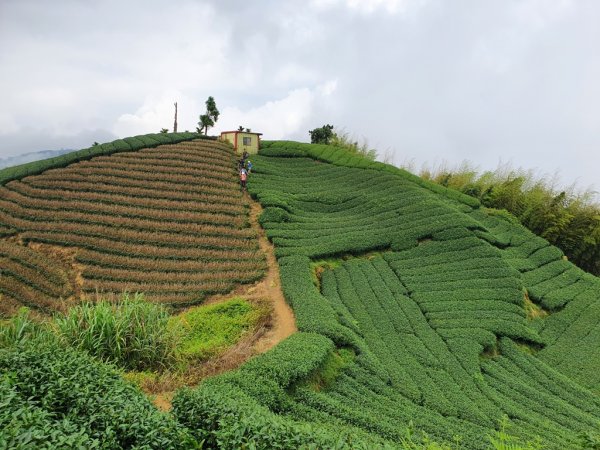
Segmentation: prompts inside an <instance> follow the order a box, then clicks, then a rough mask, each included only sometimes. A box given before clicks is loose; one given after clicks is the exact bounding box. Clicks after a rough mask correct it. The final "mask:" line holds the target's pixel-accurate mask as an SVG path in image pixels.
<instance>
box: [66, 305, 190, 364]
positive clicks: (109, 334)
mask: <svg viewBox="0 0 600 450" xmlns="http://www.w3.org/2000/svg"><path fill="white" fill-rule="evenodd" d="M169 317H170V316H169V313H168V312H167V310H166V309H165V307H164V306H162V305H159V304H154V303H148V302H145V301H144V298H143V296H142V295H139V294H135V295H134V296H133V298H130V297H129V295H128V294H124V295H123V297H122V298H121V299H120V300H119V301H118V302H117V303H112V302H109V301H106V300H101V301H100V302H98V303H95V304H93V303H84V304H82V305H80V306H77V307H74V308H71V309H70V310H69V312H68V313H67V314H66V315H65V316H64V317H56V319H55V323H56V327H57V333H58V335H59V336H60V338H61V339H63V340H64V341H65V342H66V343H67V344H68V345H70V346H72V347H73V348H75V349H78V350H83V351H86V352H88V353H89V354H90V355H93V356H96V357H98V358H100V359H101V360H103V361H106V362H112V363H115V364H117V365H119V366H120V367H123V368H124V369H127V370H137V371H143V370H159V369H163V368H166V367H170V366H172V365H174V364H175V362H176V350H175V349H176V347H177V342H178V340H179V336H178V334H177V332H176V330H175V329H173V328H171V327H169V326H168V324H169Z"/></svg>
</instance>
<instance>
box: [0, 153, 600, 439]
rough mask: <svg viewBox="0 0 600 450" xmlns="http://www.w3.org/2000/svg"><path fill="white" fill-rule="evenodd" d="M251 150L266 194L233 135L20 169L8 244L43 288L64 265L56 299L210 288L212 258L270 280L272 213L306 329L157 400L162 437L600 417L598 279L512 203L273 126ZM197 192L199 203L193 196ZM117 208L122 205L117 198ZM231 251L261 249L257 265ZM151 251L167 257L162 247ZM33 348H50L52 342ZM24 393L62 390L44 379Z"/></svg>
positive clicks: (471, 430) (482, 427)
mask: <svg viewBox="0 0 600 450" xmlns="http://www.w3.org/2000/svg"><path fill="white" fill-rule="evenodd" d="M130 150H131V149H130ZM252 162H253V165H254V169H253V173H252V174H251V176H250V180H249V191H250V195H251V197H252V199H247V198H245V197H243V196H242V195H241V194H240V193H239V190H238V189H237V187H236V185H235V176H236V175H235V165H234V164H235V160H234V155H233V151H232V150H231V148H230V147H228V146H226V145H224V144H220V143H217V142H207V141H192V142H186V143H183V144H171V145H167V146H161V147H156V148H155V149H139V150H135V151H131V152H129V153H128V152H124V153H118V154H115V155H112V156H101V157H94V158H93V159H91V160H89V161H86V162H78V163H76V164H70V165H67V166H66V167H65V168H64V169H53V170H45V171H40V172H39V173H41V174H39V175H36V176H31V177H26V178H23V177H22V176H21V177H13V180H14V181H10V182H8V183H7V184H6V185H5V187H4V188H2V189H3V190H2V193H3V195H2V198H3V199H4V198H5V197H6V198H7V200H3V201H2V203H0V205H2V216H1V217H2V222H1V224H0V225H1V226H3V228H2V230H3V233H4V239H3V244H2V245H3V246H5V247H10V248H11V249H13V250H14V249H15V248H18V250H19V251H21V252H22V255H21V254H19V255H17V256H15V257H13V256H12V254H11V256H10V257H9V258H8V259H10V261H22V263H21V264H20V265H19V266H18V267H15V269H14V272H15V273H17V274H18V275H17V276H14V277H13V279H14V280H19V282H20V283H21V284H24V285H25V286H26V288H27V289H33V286H32V285H33V284H35V283H26V282H23V280H27V279H29V278H30V279H33V278H34V276H38V277H39V274H41V273H47V274H48V275H47V277H46V278H47V279H46V280H44V285H43V286H42V282H40V283H39V285H38V284H35V286H36V287H37V288H39V289H37V290H39V291H40V292H41V291H43V292H44V297H40V298H42V300H40V301H39V305H41V307H42V309H43V308H50V309H51V307H52V303H51V298H50V297H52V298H56V297H57V296H59V295H58V294H60V295H63V296H66V295H67V294H70V293H71V295H72V296H73V298H72V299H71V300H70V301H73V302H75V297H76V295H74V294H72V292H85V291H86V287H87V286H89V288H88V289H87V291H88V292H91V291H93V290H96V289H98V290H104V291H105V292H109V293H110V292H112V293H118V291H119V290H120V289H123V288H124V287H125V286H129V287H131V288H132V289H134V290H140V291H146V293H147V295H149V297H150V298H151V299H153V300H154V301H157V302H165V303H168V304H174V305H179V304H188V303H190V302H197V301H201V300H202V299H203V298H204V297H203V295H205V294H206V293H208V292H212V291H211V290H210V289H204V288H202V287H201V286H204V284H202V283H204V280H206V274H207V273H212V272H215V273H219V274H220V276H221V277H222V280H223V281H222V284H219V285H218V286H219V287H222V288H223V292H225V291H227V290H231V289H232V284H228V283H233V284H236V283H237V284H240V283H242V284H243V283H249V282H251V281H254V280H256V279H259V278H261V277H262V275H263V273H264V269H265V265H264V264H265V263H264V259H263V258H264V257H263V256H261V255H262V254H261V253H260V252H259V251H258V239H257V238H258V236H256V235H253V234H252V233H250V232H249V231H247V230H246V228H245V227H246V225H247V224H246V221H247V217H248V206H245V205H247V203H246V202H255V203H252V205H253V206H252V207H253V208H254V205H257V204H260V206H261V207H262V208H263V211H262V213H261V214H260V216H259V217H258V221H259V222H260V224H261V225H262V227H263V228H264V230H265V233H266V236H267V237H268V239H269V240H270V241H271V242H272V244H273V246H274V249H275V250H274V251H275V256H276V257H277V263H278V266H279V270H280V278H281V286H282V289H283V294H284V296H285V299H286V301H287V302H288V303H289V304H290V305H291V307H292V309H293V311H294V314H295V318H296V324H297V327H298V330H299V331H298V332H297V333H295V334H293V335H292V336H291V337H289V338H288V339H286V340H284V341H283V342H282V343H280V344H279V345H277V346H276V347H274V348H273V349H271V350H269V351H268V352H266V353H264V354H263V355H260V356H257V357H255V358H253V359H252V360H250V361H249V362H247V363H246V364H244V365H242V366H241V367H240V368H238V369H236V370H233V371H231V372H229V373H226V374H223V375H220V376H217V377H213V378H210V379H207V380H206V381H204V382H203V383H201V384H200V385H199V386H198V387H196V388H193V389H184V390H181V391H179V392H178V393H177V394H176V395H175V398H174V399H173V411H172V413H171V415H169V416H161V417H160V418H159V416H155V415H154V414H155V413H154V412H153V411H152V410H151V409H148V407H147V406H143V407H142V406H139V408H140V411H142V410H143V411H144V413H143V416H144V417H148V421H150V420H152V421H155V422H157V423H158V422H159V421H161V420H162V421H164V422H161V423H162V425H161V428H160V429H161V430H163V431H161V433H164V434H159V435H158V437H156V436H154V437H153V438H152V439H159V438H160V439H162V438H163V437H164V439H165V440H164V441H163V444H162V445H166V446H173V447H178V446H179V447H182V448H185V447H186V445H188V444H189V441H188V440H192V439H195V440H196V441H204V442H205V445H206V446H208V447H209V448H217V447H221V448H238V447H240V446H241V445H242V444H244V445H250V444H252V445H255V446H256V448H273V447H276V446H277V447H279V448H290V449H291V448H301V447H309V446H313V447H318V448H334V447H335V448H403V447H406V446H408V445H409V442H407V428H410V427H412V432H413V437H412V438H410V439H411V440H414V441H419V440H420V438H421V437H422V433H426V435H427V436H428V437H429V439H433V440H435V441H437V442H445V443H452V442H455V440H456V439H459V440H460V447H461V448H473V449H478V448H489V442H490V440H489V436H491V435H494V433H495V431H496V430H498V429H500V427H501V425H500V423H504V424H505V425H506V424H508V426H509V430H510V431H509V432H510V434H511V435H513V436H515V437H516V438H517V439H518V440H519V441H520V442H527V441H533V440H536V439H539V441H540V443H541V444H542V445H543V446H544V448H556V449H564V448H578V447H580V446H582V445H583V440H582V439H583V438H582V436H583V435H585V434H589V435H590V436H593V435H594V434H595V433H596V434H597V433H598V430H597V426H598V421H599V420H600V398H599V397H598V393H599V389H600V370H599V369H600V358H599V357H598V353H597V352H598V351H597V349H598V348H600V346H599V344H600V301H599V300H600V280H599V279H598V278H596V277H594V276H592V275H590V274H588V273H586V272H584V271H582V270H580V269H578V268H577V267H575V266H574V265H573V264H571V263H570V262H569V261H567V260H566V259H565V258H564V255H563V254H562V252H561V251H560V250H558V249H557V248H555V247H553V246H551V245H550V244H549V243H548V242H547V241H545V240H544V239H542V238H539V237H537V236H535V235H534V234H532V233H531V232H529V231H528V230H526V229H525V228H523V227H522V226H521V225H519V224H518V222H517V221H516V220H515V219H514V218H513V217H512V216H510V215H509V214H506V213H503V212H500V211H496V210H491V209H487V208H484V207H482V206H481V205H480V203H479V202H478V201H477V200H476V199H474V198H472V197H468V196H466V195H463V194H461V193H459V192H457V191H453V190H450V189H446V188H443V187H441V186H439V185H435V184H433V183H428V182H426V181H424V180H422V179H420V178H418V177H416V176H414V175H412V174H410V173H408V172H406V171H404V170H401V169H397V168H395V167H392V166H389V165H386V164H383V163H378V162H373V161H369V160H367V159H364V158H362V157H360V156H357V155H350V154H348V153H347V152H345V151H343V150H341V149H338V148H335V147H331V146H324V145H310V144H300V143H294V142H283V141H280V142H266V143H264V145H263V148H262V149H261V152H260V155H259V156H256V157H253V158H252ZM124 167H126V168H127V170H124V169H123V168H124ZM209 174H210V175H209ZM0 176H1V174H0ZM89 177H102V178H98V179H96V178H94V179H90V178H89ZM217 178H218V180H216V179H217ZM212 180H215V181H212ZM109 181H110V182H109ZM215 183H216V184H215ZM175 184H177V186H178V189H174V188H173V186H174V185H175ZM217 186H218V187H217ZM217 191H218V192H217ZM66 195H68V196H69V197H66ZM123 196H127V197H126V198H124V197H123ZM65 198H69V200H70V201H69V202H66V203H65V200H64V199H65ZM192 199H193V202H196V203H195V204H196V205H201V206H198V207H197V209H194V208H191V201H192ZM92 204H93V207H94V208H99V210H101V211H102V213H101V214H98V213H94V214H95V216H94V217H93V219H94V220H93V222H94V223H93V224H92V223H89V222H86V221H81V220H77V221H75V219H74V217H75V216H73V215H69V214H68V213H66V212H63V211H64V210H65V208H68V207H71V205H75V206H76V207H77V208H78V209H79V211H78V213H77V214H90V213H91V212H90V211H89V208H90V206H89V205H92ZM113 205H118V206H113ZM208 205H211V206H210V208H213V209H210V210H209V211H208V212H207V213H205V211H204V210H205V209H206V208H208V207H209V206H208ZM240 205H242V207H241V208H240ZM256 207H258V205H257V206H256ZM114 208H118V211H119V213H118V214H112V215H111V216H110V220H108V219H106V218H104V217H102V216H103V215H106V214H108V213H109V211H113V210H114ZM161 210H163V211H164V212H162V213H161V212H160V211H161ZM184 210H185V211H186V212H185V213H184V212H183V211H184ZM48 211H52V214H50V213H48ZM188 211H189V212H188ZM257 211H258V210H257ZM142 212H143V214H141V213H142ZM192 216H193V220H191V219H190V217H192ZM200 217H203V218H204V219H200ZM39 218H41V219H42V220H40V219H39ZM115 219H118V220H115ZM209 219H210V220H211V221H214V222H210V224H208V223H207V221H208V220H209ZM49 220H53V223H52V225H51V226H47V225H45V223H46V222H47V221H49ZM202 220H205V222H202ZM163 221H164V223H163ZM74 222H76V223H77V224H78V225H77V227H80V228H76V227H74V226H73V223H74ZM108 222H110V224H109V223H108ZM150 223H152V226H153V227H157V228H156V229H152V230H150V229H148V226H149V224H150ZM98 224H101V225H98ZM209 225H210V226H209ZM122 227H124V229H122ZM128 227H141V228H140V229H141V230H142V231H140V232H139V233H137V234H136V233H134V232H133V231H130V230H129V229H128ZM160 227H163V228H162V229H161V228H160ZM173 227H175V228H173ZM244 230H246V231H244ZM230 233H233V234H232V235H230ZM49 236H50V237H49ZM73 236H76V238H75V237H73ZM184 236H185V237H184ZM75 239H76V242H75ZM136 239H139V240H140V242H136V241H135V240H136ZM90 242H94V244H93V245H94V247H93V248H91V247H92V244H90ZM113 242H120V243H119V244H118V246H119V247H118V249H117V247H115V244H113ZM221 242H226V243H227V244H226V245H224V246H220V245H219V244H220V243H221ZM27 243H29V245H25V244H27ZM232 243H235V245H234V244H232ZM241 243H243V244H241ZM49 244H50V245H53V246H56V245H60V246H72V247H70V248H73V247H76V248H78V249H80V250H78V251H77V253H76V255H75V256H74V257H73V259H71V260H70V261H71V265H70V266H69V265H68V264H67V267H66V268H64V269H62V268H61V267H62V266H61V265H60V264H53V263H48V261H46V260H44V258H46V257H50V256H51V255H52V253H50V252H44V251H43V248H44V246H46V245H49ZM207 247H208V248H209V249H210V252H215V251H218V250H219V249H222V248H223V247H225V250H224V253H219V255H220V256H219V261H221V260H222V261H223V263H227V264H229V266H228V270H223V271H221V272H219V271H217V270H215V271H211V269H210V267H211V266H210V265H208V264H209V263H208V260H202V259H201V258H203V257H205V256H204V255H205V253H202V252H206V251H207ZM166 249H168V252H169V253H167V250H166ZM138 250H139V251H138ZM142 250H143V251H142ZM231 251H240V252H242V253H243V254H244V255H245V254H247V255H248V260H249V263H248V264H250V265H251V267H250V268H248V267H249V266H247V265H246V262H243V263H239V261H240V259H241V257H240V255H238V254H236V255H232V256H229V255H230V253H228V252H231ZM199 252H200V253H199ZM8 253H9V251H8V250H5V251H4V253H3V254H4V255H6V254H8ZM225 254H226V255H227V258H225V256H224V255H225ZM48 255H50V256H48ZM81 255H84V256H81ZM210 255H212V256H213V257H214V255H213V253H210ZM151 257H152V258H153V260H155V261H156V263H157V264H159V265H160V267H161V270H154V269H153V268H151V267H150V266H149V265H144V264H146V263H149V262H150V259H151ZM3 261H4V260H3ZM183 261H185V264H182V262H183ZM194 261H199V262H198V263H197V264H196V265H194V264H195V263H194ZM86 264H87V265H88V266H86V268H83V270H80V269H81V266H82V265H86ZM237 264H240V265H239V267H238V266H237ZM184 266H185V267H188V268H187V269H184ZM242 269H244V270H248V271H249V273H248V275H247V276H246V277H244V276H243V275H240V274H239V272H241V273H243V270H242ZM19 270H21V272H19ZM74 270H75V271H76V270H80V271H79V272H75V273H78V274H79V275H78V276H76V277H75V278H73V275H72V274H73V271H74ZM261 270H262V272H260V273H259V271H261ZM232 272H235V276H232ZM99 274H100V275H99ZM146 276H148V277H149V278H146ZM28 277H29V278H28ZM73 279H74V280H75V282H73V281H72V280H73ZM149 279H150V280H152V281H151V283H150V282H149V281H148V280H149ZM13 284H14V282H13ZM0 285H1V283H0ZM11 285H12V284H11ZM4 286H5V288H4V289H6V290H8V288H6V286H7V284H6V283H5V285H4ZM151 286H153V287H151ZM26 288H25V287H24V288H23V292H26V291H25V289H26ZM60 289H63V290H62V291H60ZM69 289H71V290H69ZM77 289H79V291H77ZM188 290H189V291H192V290H193V291H194V292H193V293H189V292H188ZM11 292H13V291H11ZM27 292H29V291H27ZM11 298H12V299H13V300H12V301H14V302H15V303H16V304H18V302H21V303H23V298H25V297H24V295H22V294H19V293H14V292H13V294H12V295H11ZM67 298H68V297H67ZM28 301H30V302H34V300H28ZM67 306H68V305H67ZM27 352H28V353H26V355H30V356H28V357H30V358H31V359H32V360H35V358H36V357H37V358H39V359H40V361H39V362H38V364H41V365H43V364H44V361H50V360H51V359H52V357H53V356H52V357H51V356H49V355H48V354H45V353H43V352H41V353H39V354H36V353H35V352H36V350H35V348H33V349H32V348H28V349H27ZM0 353H1V352H0ZM2 355H4V356H3V358H4V360H5V363H3V362H2V358H0V367H10V363H13V364H14V363H15V362H16V361H17V359H19V358H21V359H19V361H21V364H24V363H23V361H22V357H20V356H17V353H10V355H12V356H6V355H8V353H6V352H5V353H2ZM36 355H37V356H36ZM11 358H12V359H11ZM44 358H45V359H44ZM77 361H78V364H79V363H81V364H83V365H85V364H90V367H91V366H93V365H94V364H96V363H92V362H86V361H84V360H83V359H81V360H79V359H78V360H77ZM3 364H4V365H3ZM61 364H62V363H61ZM73 364H75V363H73ZM24 367H25V368H23V369H22V370H23V372H22V373H21V372H16V375H15V376H16V379H18V378H19V376H24V375H25V374H26V370H27V369H26V367H29V366H27V365H26V364H25V366H24ZM94 367H95V368H94V369H93V370H97V371H100V372H102V374H103V376H105V377H108V376H109V375H106V374H105V372H104V371H105V369H103V368H98V367H96V366H94ZM4 370H6V369H4ZM16 370H21V369H16ZM36 370H41V369H39V368H37V369H36ZM45 376H46V378H48V377H49V379H51V377H52V375H45ZM46 378H45V379H46ZM111 383H112V384H111V385H113V384H114V383H116V384H119V383H121V382H120V381H118V380H116V379H114V380H113V379H112V378H111ZM123 383H124V382H123ZM11 386H12V387H11V389H13V391H14V392H17V394H15V395H17V397H15V398H20V397H18V395H23V396H24V395H25V392H26V391H25V390H24V389H23V390H22V393H21V394H19V392H21V391H19V389H21V388H19V384H18V382H16V383H15V384H14V385H11ZM14 386H16V387H14ZM94 389H96V388H94ZM27 392H28V391H27ZM82 392H83V389H82ZM48 395H53V394H52V393H50V394H48ZM81 395H82V396H83V395H84V394H83V393H82V394H81ZM130 397H131V398H130V399H129V400H127V401H128V402H130V404H140V405H141V404H142V403H143V404H144V405H145V403H144V402H143V400H141V399H140V398H139V397H135V396H134V395H133V394H131V395H130ZM134 397H135V398H134ZM22 398H23V399H26V400H23V401H27V402H39V404H38V403H35V405H36V407H39V405H46V403H44V398H45V397H44V396H43V395H42V396H41V398H39V399H38V398H37V397H35V396H34V397H31V398H29V397H26V396H25V397H22ZM128 398H129V397H128ZM52 408H53V406H52V405H50V406H46V410H47V411H49V412H50V413H56V410H54V409H52ZM63 409H64V408H63ZM67 409H68V408H67ZM165 417H166V418H165ZM129 420H133V419H129ZM139 420H142V419H141V418H140V419H139ZM174 430H175V431H174ZM167 431H168V433H167ZM65 433H67V432H66V431H65ZM97 433H98V436H102V430H100V431H97ZM138 433H139V434H135V433H133V436H135V439H134V440H135V442H138V443H140V442H146V441H145V440H144V439H146V438H147V437H148V436H149V435H145V434H144V433H145V431H143V430H142V431H139V432H138ZM457 437H458V438H457ZM132 439H133V438H132ZM128 442H133V441H131V440H130V441H128ZM153 442H155V441H153ZM164 442H168V443H170V444H168V445H167V444H164ZM186 442H188V444H186ZM157 445H158V444H156V443H153V444H151V446H154V447H156V446H157Z"/></svg>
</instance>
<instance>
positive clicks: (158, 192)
mask: <svg viewBox="0 0 600 450" xmlns="http://www.w3.org/2000/svg"><path fill="white" fill-rule="evenodd" d="M27 181H28V182H27V184H26V185H27V186H31V187H32V188H38V189H47V190H61V191H62V193H63V195H70V193H71V192H79V193H82V194H83V193H90V192H91V193H102V194H120V195H123V193H126V194H127V195H128V196H130V197H140V198H158V199H164V200H184V201H196V202H205V203H223V204H228V203H227V202H228V201H230V202H231V203H232V204H239V199H234V198H228V197H224V196H223V194H224V193H225V192H227V191H220V195H219V193H208V194H207V193H205V192H204V190H202V191H200V192H194V191H188V190H183V189H182V188H181V186H179V189H155V188H147V187H145V188H142V187H136V186H128V185H126V184H125V185H124V184H115V182H112V183H111V182H110V181H109V182H104V181H100V180H93V181H88V180H87V179H86V178H80V179H77V180H73V181H70V180H69V179H68V178H67V177H63V178H61V179H60V180H52V179H44V178H42V177H35V178H29V179H28V180H27ZM17 183H21V184H24V183H22V182H18V181H17V182H14V181H13V182H10V183H8V184H7V186H8V187H9V188H10V189H13V190H17V191H20V192H23V190H22V189H19V188H17V187H16V186H17Z"/></svg>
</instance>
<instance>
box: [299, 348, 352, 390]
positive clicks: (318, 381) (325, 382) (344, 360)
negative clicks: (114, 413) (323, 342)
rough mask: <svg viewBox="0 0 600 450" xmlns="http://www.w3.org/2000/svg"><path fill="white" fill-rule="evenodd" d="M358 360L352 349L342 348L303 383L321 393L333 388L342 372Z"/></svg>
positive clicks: (333, 353) (329, 356) (332, 354)
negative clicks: (330, 387) (323, 390)
mask: <svg viewBox="0 0 600 450" xmlns="http://www.w3.org/2000/svg"><path fill="white" fill-rule="evenodd" d="M355 358H356V353H355V352H354V350H352V349H347V348H340V349H338V350H335V351H332V352H331V353H330V354H329V355H328V356H327V358H325V361H323V364H322V366H321V367H319V368H318V369H317V370H316V371H315V372H314V373H313V374H312V375H310V376H309V377H308V378H307V379H306V380H304V381H303V382H302V384H303V385H306V386H308V387H310V388H311V389H314V390H315V391H320V390H322V389H327V388H328V387H329V386H332V385H333V383H334V382H335V380H336V379H337V378H338V376H339V375H340V374H341V372H342V370H344V369H345V368H346V367H348V366H349V365H350V364H351V363H352V362H353V361H354V359H355Z"/></svg>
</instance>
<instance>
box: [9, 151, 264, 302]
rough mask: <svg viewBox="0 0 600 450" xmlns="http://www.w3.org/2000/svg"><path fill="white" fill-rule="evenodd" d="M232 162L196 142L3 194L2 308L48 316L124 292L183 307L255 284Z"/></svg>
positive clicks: (76, 166) (91, 163) (256, 261)
mask: <svg viewBox="0 0 600 450" xmlns="http://www.w3.org/2000/svg"><path fill="white" fill-rule="evenodd" d="M65 157H68V155H66V156H65ZM234 160H235V156H234V154H233V150H232V149H231V147H229V146H227V145H225V144H223V143H220V142H216V141H208V140H196V141H193V142H182V143H177V144H171V145H163V146H159V147H156V148H143V149H141V150H138V151H130V152H119V153H115V154H112V155H110V156H97V157H94V158H93V159H90V160H85V161H80V162H76V163H73V164H70V165H68V166H66V167H62V168H56V169H50V170H46V171H45V172H43V173H41V174H39V175H34V176H28V177H25V178H22V179H16V180H13V181H10V182H8V183H7V184H6V185H5V186H3V187H0V231H2V234H3V235H4V240H2V241H0V258H1V259H0V264H2V267H3V268H4V270H3V271H2V274H1V275H0V293H2V294H3V300H2V302H0V308H2V310H4V311H5V312H10V311H14V309H15V308H16V307H17V306H18V305H27V306H30V307H32V308H35V309H38V310H40V311H42V312H51V311H55V310H60V309H64V308H65V307H68V306H69V305H70V304H73V303H75V302H76V301H78V300H80V299H81V298H82V297H85V296H95V295H96V294H97V293H98V294H100V295H109V296H110V295H112V294H117V295H118V294H120V293H121V292H123V291H130V292H136V291H139V292H142V293H144V294H145V296H146V298H147V299H149V300H152V301H156V302H162V303H168V304H171V305H176V306H182V305H187V304H194V303H198V302H200V301H202V300H203V299H204V298H206V297H207V296H208V295H211V294H215V293H225V292H229V291H231V290H232V289H233V288H235V287H236V286H238V285H240V284H248V283H251V282H254V281H256V280H258V279H260V278H262V277H263V275H264V273H265V268H266V264H265V259H264V255H263V253H262V252H261V251H260V249H259V248H258V245H257V239H256V237H257V236H256V232H255V231H254V230H253V229H252V228H251V227H250V226H249V223H248V212H249V211H248V208H249V206H248V204H247V201H246V200H245V199H244V197H243V196H242V194H241V193H240V191H239V186H238V184H237V182H236V176H235V162H234ZM59 299H61V300H59Z"/></svg>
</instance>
